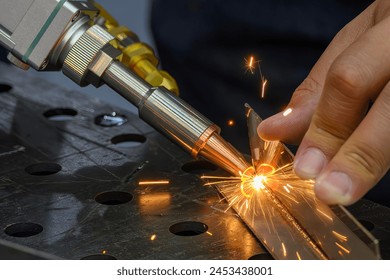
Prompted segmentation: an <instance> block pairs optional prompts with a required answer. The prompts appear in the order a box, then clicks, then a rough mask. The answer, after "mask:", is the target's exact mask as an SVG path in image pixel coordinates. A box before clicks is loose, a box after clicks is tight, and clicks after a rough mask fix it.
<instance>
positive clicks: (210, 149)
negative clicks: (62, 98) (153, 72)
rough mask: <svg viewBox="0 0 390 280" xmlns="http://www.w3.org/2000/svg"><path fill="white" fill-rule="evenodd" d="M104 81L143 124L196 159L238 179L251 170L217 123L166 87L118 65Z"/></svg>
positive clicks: (116, 64) (110, 68) (105, 75)
mask: <svg viewBox="0 0 390 280" xmlns="http://www.w3.org/2000/svg"><path fill="white" fill-rule="evenodd" d="M102 80H103V81H104V82H105V83H106V84H107V85H108V86H110V87H111V88H112V89H114V90H115V91H116V92H118V93H119V94H120V95H122V96H123V97H124V98H125V99H127V100H128V101H130V102H131V103H132V104H134V105H135V106H137V107H138V109H139V115H140V117H141V118H142V119H143V120H145V121H146V122H147V123H148V124H150V125H151V126H153V127H154V128H155V129H156V130H158V131H160V132H161V133H162V134H164V135H165V136H167V137H168V138H169V139H171V140H172V141H173V142H175V143H177V144H179V145H180V146H182V147H183V148H184V149H185V150H186V151H188V152H189V153H190V154H191V155H192V156H193V157H197V156H202V157H204V158H206V159H208V160H209V161H211V162H213V163H214V164H216V165H218V166H219V167H221V168H223V169H225V170H227V171H228V172H230V173H232V174H234V175H237V176H238V175H239V173H240V172H242V171H244V170H245V169H246V168H248V167H249V164H248V163H247V162H246V161H245V159H244V157H243V156H242V155H241V153H240V152H238V151H237V150H236V149H235V148H234V147H233V146H231V145H230V144H229V143H228V142H226V141H225V140H224V139H223V138H222V137H221V136H220V135H219V132H220V129H219V128H218V127H217V126H216V125H215V124H214V123H212V122H211V121H210V120H209V119H207V118H206V117H205V116H203V115H202V114H201V113H199V112H198V111H196V110H195V109H194V108H192V107H191V106H190V105H188V104H187V103H186V102H184V101H183V100H182V99H180V98H178V97H177V96H175V95H174V94H172V93H171V92H170V91H168V90H167V89H165V88H164V87H151V86H150V85H149V84H148V83H147V82H145V81H144V80H142V79H141V78H139V77H138V76H137V75H136V74H134V73H133V72H131V71H130V70H129V69H127V68H126V67H125V66H123V65H122V64H121V63H120V62H118V61H114V62H112V64H111V65H110V66H109V67H108V68H107V70H106V71H105V72H104V74H103V76H102Z"/></svg>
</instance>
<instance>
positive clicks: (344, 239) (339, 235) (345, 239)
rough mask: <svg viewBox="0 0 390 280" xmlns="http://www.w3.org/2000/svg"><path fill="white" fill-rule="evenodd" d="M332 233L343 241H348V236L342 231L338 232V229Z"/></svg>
mask: <svg viewBox="0 0 390 280" xmlns="http://www.w3.org/2000/svg"><path fill="white" fill-rule="evenodd" d="M332 233H333V234H334V235H335V236H336V237H337V238H338V239H340V240H341V241H348V237H347V236H345V235H342V234H340V233H338V232H337V231H334V230H332Z"/></svg>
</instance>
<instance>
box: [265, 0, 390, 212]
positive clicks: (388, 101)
mask: <svg viewBox="0 0 390 280" xmlns="http://www.w3.org/2000/svg"><path fill="white" fill-rule="evenodd" d="M329 20H331V19H329ZM389 81H390V1H388V0H381V1H380V0H378V1H375V2H374V3H373V4H372V5H371V6H370V7H368V8H367V9H366V10H365V11H364V12H363V13H362V14H360V15H359V16H358V17H357V18H355V19H354V20H353V21H352V22H350V23H349V24H348V25H346V26H345V27H344V28H343V29H342V30H341V31H340V32H339V33H338V34H337V36H336V37H335V38H334V40H333V41H332V42H331V44H330V45H329V47H328V48H327V49H326V51H325V52H324V54H323V55H322V56H321V58H320V59H319V60H318V62H317V63H316V65H315V66H314V68H313V69H312V71H311V72H310V74H309V76H308V77H307V79H306V80H305V81H303V83H302V84H301V85H300V86H299V87H298V88H297V90H296V91H295V93H294V95H293V97H292V99H291V101H290V104H289V105H288V107H290V108H292V112H291V113H290V114H289V115H287V116H283V114H282V113H279V114H277V115H275V116H272V117H271V118H269V119H267V120H265V121H264V122H263V123H262V124H261V125H260V126H259V129H258V132H259V135H260V136H261V137H262V138H265V139H268V140H271V139H272V140H274V139H280V140H283V141H286V142H290V143H291V142H292V143H294V142H295V143H298V142H299V141H301V140H302V142H301V144H300V147H299V149H298V152H297V156H296V158H295V162H294V168H295V172H296V173H297V174H298V175H299V176H300V177H302V178H305V179H316V184H315V192H316V194H317V196H318V197H319V198H320V199H322V200H324V201H325V202H327V203H329V204H334V203H340V204H351V203H353V202H355V201H357V200H358V199H359V198H361V197H362V196H363V195H364V194H365V193H366V192H367V191H368V190H369V189H370V188H372V187H373V186H374V185H375V184H376V183H377V182H378V181H379V180H380V179H381V178H382V177H383V176H384V175H385V173H386V172H387V171H388V170H389V166H390V83H389ZM370 104H372V106H371V108H370V109H369V111H368V112H367V110H368V107H369V105H370Z"/></svg>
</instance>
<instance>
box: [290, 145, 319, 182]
mask: <svg viewBox="0 0 390 280" xmlns="http://www.w3.org/2000/svg"><path fill="white" fill-rule="evenodd" d="M325 164H326V157H325V155H324V153H323V152H321V151H320V150H319V149H316V148H308V149H307V150H306V151H304V152H303V154H302V155H301V156H300V157H299V158H298V159H296V160H295V162H294V170H295V172H296V173H297V174H298V175H299V176H300V177H302V178H304V179H314V178H315V177H316V176H317V175H318V174H319V173H320V172H321V170H322V168H323V167H324V166H325Z"/></svg>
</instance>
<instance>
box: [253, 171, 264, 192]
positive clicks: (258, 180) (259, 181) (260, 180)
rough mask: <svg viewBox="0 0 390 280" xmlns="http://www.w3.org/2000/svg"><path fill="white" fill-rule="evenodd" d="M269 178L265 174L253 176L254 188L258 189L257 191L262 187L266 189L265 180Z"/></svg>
mask: <svg viewBox="0 0 390 280" xmlns="http://www.w3.org/2000/svg"><path fill="white" fill-rule="evenodd" d="M266 180H267V177H265V176H264V175H257V176H255V177H253V188H254V189H255V190H256V191H259V190H261V189H264V188H265V186H264V182H265V181H266Z"/></svg>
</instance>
